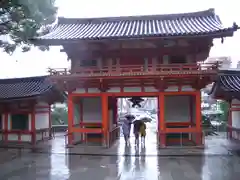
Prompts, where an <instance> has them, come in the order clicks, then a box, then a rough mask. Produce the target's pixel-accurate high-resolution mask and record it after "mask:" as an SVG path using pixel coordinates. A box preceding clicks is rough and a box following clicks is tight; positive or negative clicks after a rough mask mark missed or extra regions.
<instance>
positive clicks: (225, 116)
mask: <svg viewBox="0 0 240 180" xmlns="http://www.w3.org/2000/svg"><path fill="white" fill-rule="evenodd" d="M220 109H221V110H222V111H223V114H222V116H221V121H227V120H228V110H229V104H228V103H227V102H226V101H221V102H220Z"/></svg>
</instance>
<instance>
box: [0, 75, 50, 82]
mask: <svg viewBox="0 0 240 180" xmlns="http://www.w3.org/2000/svg"><path fill="white" fill-rule="evenodd" d="M47 77H48V76H46V75H45V76H31V77H19V78H7V79H0V84H3V83H6V84H10V83H13V82H14V83H17V82H22V81H37V80H45V79H46V78H47Z"/></svg>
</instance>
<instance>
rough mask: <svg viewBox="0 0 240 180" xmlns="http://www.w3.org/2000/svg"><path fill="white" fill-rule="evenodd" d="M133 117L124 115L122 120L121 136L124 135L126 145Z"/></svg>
mask: <svg viewBox="0 0 240 180" xmlns="http://www.w3.org/2000/svg"><path fill="white" fill-rule="evenodd" d="M134 118H135V117H134V116H133V115H126V116H125V118H124V120H123V124H122V131H123V136H124V140H125V144H126V145H129V144H130V142H129V139H130V131H131V124H132V120H133V119H134Z"/></svg>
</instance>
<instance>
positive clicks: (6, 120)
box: [3, 110, 9, 142]
mask: <svg viewBox="0 0 240 180" xmlns="http://www.w3.org/2000/svg"><path fill="white" fill-rule="evenodd" d="M8 116H9V113H8V110H7V111H6V112H5V113H4V127H3V128H4V132H5V135H4V141H5V142H7V141H8V131H9V130H8Z"/></svg>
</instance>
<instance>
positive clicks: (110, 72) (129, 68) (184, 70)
mask: <svg viewBox="0 0 240 180" xmlns="http://www.w3.org/2000/svg"><path fill="white" fill-rule="evenodd" d="M218 68H219V63H218V62H216V63H198V64H196V63H195V64H157V65H154V66H153V65H149V66H144V65H117V66H109V67H103V68H102V69H99V68H96V67H92V68H83V67H77V68H73V69H72V70H68V69H67V68H62V69H61V68H59V69H51V68H50V69H49V73H50V75H52V76H66V75H78V76H80V77H93V76H95V77H99V76H142V75H171V74H175V75H178V74H205V73H215V72H217V70H218Z"/></svg>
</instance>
